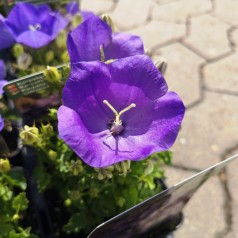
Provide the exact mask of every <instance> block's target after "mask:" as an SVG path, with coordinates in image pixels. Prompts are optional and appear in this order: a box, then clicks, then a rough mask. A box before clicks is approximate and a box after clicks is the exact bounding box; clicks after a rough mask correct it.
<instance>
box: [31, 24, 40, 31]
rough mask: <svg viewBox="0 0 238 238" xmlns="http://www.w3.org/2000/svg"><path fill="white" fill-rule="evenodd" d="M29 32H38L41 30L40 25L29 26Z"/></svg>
mask: <svg viewBox="0 0 238 238" xmlns="http://www.w3.org/2000/svg"><path fill="white" fill-rule="evenodd" d="M28 28H29V30H31V31H37V30H40V29H41V24H39V23H37V24H35V25H29V26H28Z"/></svg>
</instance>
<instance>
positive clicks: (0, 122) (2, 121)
mask: <svg viewBox="0 0 238 238" xmlns="http://www.w3.org/2000/svg"><path fill="white" fill-rule="evenodd" d="M3 127H4V120H3V118H2V116H1V114H0V132H1V131H2V129H3Z"/></svg>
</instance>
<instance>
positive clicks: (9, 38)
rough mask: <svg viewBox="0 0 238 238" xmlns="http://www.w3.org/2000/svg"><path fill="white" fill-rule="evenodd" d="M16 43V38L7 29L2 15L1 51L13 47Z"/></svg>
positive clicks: (0, 21) (0, 29)
mask: <svg viewBox="0 0 238 238" xmlns="http://www.w3.org/2000/svg"><path fill="white" fill-rule="evenodd" d="M14 42H15V40H14V36H13V34H12V32H11V30H10V29H9V28H8V27H7V25H6V22H5V19H4V17H3V16H2V15H1V14H0V50H3V49H5V48H8V47H10V46H12V45H13V44H14Z"/></svg>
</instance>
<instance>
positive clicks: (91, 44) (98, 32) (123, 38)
mask: <svg viewBox="0 0 238 238" xmlns="http://www.w3.org/2000/svg"><path fill="white" fill-rule="evenodd" d="M67 47H68V51H69V55H70V60H71V62H72V63H76V62H80V61H94V60H101V55H100V47H103V51H104V54H105V60H109V59H119V58H123V57H128V56H133V55H138V54H144V48H143V42H142V40H141V38H140V37H138V36H134V35H130V34H125V33H114V34H112V30H111V28H110V27H109V26H108V25H107V24H106V23H105V22H104V21H102V20H101V19H100V18H99V17H97V16H92V17H90V18H89V19H87V20H86V21H84V22H83V23H82V24H80V25H79V26H78V27H76V28H75V29H74V30H73V31H72V32H71V33H69V35H68V39H67Z"/></svg>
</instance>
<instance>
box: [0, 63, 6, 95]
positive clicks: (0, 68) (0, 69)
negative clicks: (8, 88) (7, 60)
mask: <svg viewBox="0 0 238 238" xmlns="http://www.w3.org/2000/svg"><path fill="white" fill-rule="evenodd" d="M4 78H5V66H4V63H3V61H2V60H0V97H1V95H2V94H3V93H4V92H3V86H4V85H6V84H7V81H6V80H4Z"/></svg>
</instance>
